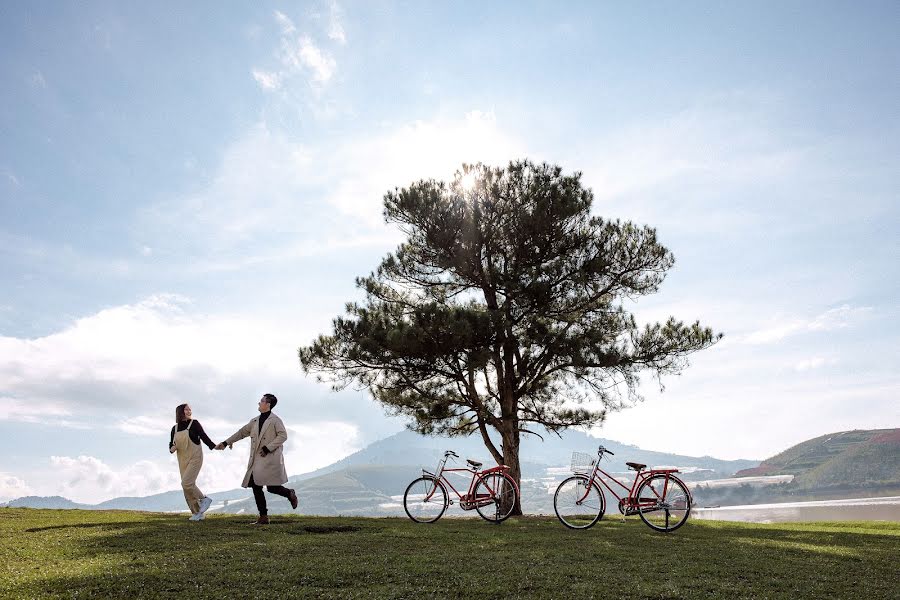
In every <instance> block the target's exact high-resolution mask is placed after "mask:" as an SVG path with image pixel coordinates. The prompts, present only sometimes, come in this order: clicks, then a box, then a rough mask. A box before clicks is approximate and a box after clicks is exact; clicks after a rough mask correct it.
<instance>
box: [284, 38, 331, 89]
mask: <svg viewBox="0 0 900 600" xmlns="http://www.w3.org/2000/svg"><path fill="white" fill-rule="evenodd" d="M282 63H283V64H284V65H285V66H286V67H288V69H290V70H295V71H304V70H306V71H309V72H311V73H312V78H313V81H315V82H316V83H326V82H328V80H329V79H331V77H332V76H333V75H334V72H335V70H336V69H337V62H336V61H335V60H334V58H333V57H332V56H331V55H329V54H328V53H327V52H325V51H324V50H322V49H321V48H320V47H318V46H317V45H316V44H315V42H313V40H312V38H310V37H309V36H307V35H303V36H300V37H299V38H298V39H296V40H285V41H284V42H283V44H282Z"/></svg>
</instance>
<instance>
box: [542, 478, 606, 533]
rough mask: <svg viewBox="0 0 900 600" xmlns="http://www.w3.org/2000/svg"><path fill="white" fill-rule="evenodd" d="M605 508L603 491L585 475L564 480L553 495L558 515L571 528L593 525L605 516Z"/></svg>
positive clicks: (585, 527) (583, 527) (584, 527)
mask: <svg viewBox="0 0 900 600" xmlns="http://www.w3.org/2000/svg"><path fill="white" fill-rule="evenodd" d="M605 508H606V502H605V499H604V497H603V492H601V491H600V490H599V488H598V487H597V485H596V484H593V483H592V482H591V481H590V479H588V478H587V477H586V476H584V475H576V476H574V477H569V478H568V479H566V480H564V481H563V482H562V483H560V484H559V487H557V488H556V493H555V494H554V496H553V509H554V510H555V511H556V516H557V517H558V518H559V520H560V521H561V522H562V524H563V525H565V526H566V527H569V528H571V529H587V528H588V527H591V526H592V525H594V523H596V522H597V521H599V520H600V518H601V517H603V512H604V509H605Z"/></svg>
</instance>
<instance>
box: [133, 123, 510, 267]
mask: <svg viewBox="0 0 900 600" xmlns="http://www.w3.org/2000/svg"><path fill="white" fill-rule="evenodd" d="M524 152H525V147H524V144H523V143H522V142H521V141H519V140H518V139H516V138H515V137H514V136H512V135H510V134H509V133H508V132H507V131H506V130H505V129H504V128H503V127H502V126H501V124H500V122H499V121H498V119H497V118H496V116H495V115H494V114H493V113H490V112H482V111H479V110H473V111H471V112H469V113H467V114H466V115H464V116H459V117H456V118H435V119H433V120H428V121H424V120H423V121H415V122H411V123H402V124H399V125H397V126H396V127H391V128H387V127H386V128H384V129H383V130H382V131H380V132H378V133H376V134H374V135H369V136H354V137H352V138H349V139H339V140H328V141H324V142H321V143H319V144H315V145H313V144H304V143H300V142H296V141H293V140H290V139H288V138H287V137H285V136H283V135H280V134H278V133H277V132H273V131H272V130H271V129H270V128H269V127H267V126H266V125H265V124H259V125H257V126H256V127H254V128H253V129H251V130H250V131H248V132H247V134H246V135H245V136H244V137H243V138H242V139H239V140H237V141H236V142H235V143H233V144H232V145H231V146H230V147H229V148H227V149H226V150H225V152H224V155H223V159H222V162H221V164H220V165H219V167H218V169H217V172H216V174H215V175H214V177H212V183H211V184H210V185H209V187H208V188H207V189H205V190H201V191H200V192H198V193H197V194H195V195H193V196H188V197H184V198H173V199H171V200H170V201H168V202H165V203H163V204H160V205H158V206H156V207H155V208H153V209H152V210H149V211H147V212H146V213H145V228H146V232H145V235H146V236H147V237H149V238H153V239H152V240H150V241H149V243H150V245H152V246H153V247H154V248H155V249H156V250H155V254H157V255H161V254H165V253H166V246H171V245H172V244H179V243H182V241H183V240H189V242H190V244H191V247H190V250H192V251H194V252H198V253H199V254H200V255H199V256H197V255H195V256H193V258H192V259H191V260H190V261H182V264H179V265H173V266H172V268H175V269H194V270H207V271H209V270H233V269H240V268H246V267H249V266H253V265H255V264H258V263H260V262H271V261H278V260H287V259H294V258H298V257H304V256H313V255H317V254H328V255H334V252H335V251H336V250H340V249H343V248H349V247H359V246H365V245H367V246H371V247H373V248H378V252H379V253H380V252H382V251H383V250H382V249H389V248H391V247H392V246H394V245H395V244H396V243H398V242H399V238H398V237H397V236H398V234H397V231H396V230H395V229H393V228H387V227H385V225H384V222H383V219H382V216H381V214H382V208H383V204H382V198H383V196H384V193H385V192H386V191H388V190H390V189H393V188H394V187H397V186H401V187H402V186H406V185H408V184H410V183H411V182H413V181H414V180H417V179H420V178H428V177H435V178H439V179H445V180H446V179H449V178H451V177H452V175H453V173H454V171H456V170H457V169H458V168H460V166H461V165H462V163H463V162H478V161H482V162H485V163H487V164H493V165H505V164H506V162H508V161H509V160H510V159H514V158H518V157H520V156H522V155H523V154H524ZM260 198H265V202H260ZM335 209H337V210H335ZM173 231H175V232H180V235H176V236H173V235H172V232H173ZM271 232H279V233H280V234H281V235H278V236H277V237H272V236H269V237H267V238H266V243H265V244H253V243H249V242H250V241H251V240H254V239H255V236H258V235H261V234H263V233H271ZM280 240H284V241H283V242H282V241H280Z"/></svg>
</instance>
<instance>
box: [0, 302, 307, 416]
mask: <svg viewBox="0 0 900 600" xmlns="http://www.w3.org/2000/svg"><path fill="white" fill-rule="evenodd" d="M189 306H190V305H189V301H187V300H186V299H184V298H181V297H178V296H173V295H160V296H153V297H150V298H148V299H146V300H144V301H142V302H139V303H137V304H133V305H125V306H118V307H114V308H109V309H106V310H102V311H100V312H99V313H97V314H95V315H91V316H89V317H84V318H82V319H79V320H77V321H76V322H75V323H73V324H72V325H71V326H70V327H68V328H66V329H64V330H62V331H60V332H58V333H54V334H52V335H49V336H46V337H42V338H37V339H33V340H28V339H19V338H13V337H0V419H3V420H16V421H23V422H48V421H52V422H56V423H60V424H62V423H65V422H66V419H69V418H71V417H72V415H73V414H78V415H81V414H82V413H83V411H84V409H85V407H87V406H92V405H93V406H103V405H108V404H109V403H110V402H111V401H112V400H113V399H115V403H114V404H115V405H116V406H117V407H120V408H122V409H123V410H125V409H126V408H127V407H128V406H137V405H141V406H144V407H158V408H159V409H160V410H164V414H165V417H166V418H169V416H170V415H169V413H170V412H171V409H173V408H174V406H175V404H179V403H180V402H179V400H180V399H181V398H183V397H188V398H190V397H198V396H199V397H201V398H202V397H205V396H207V395H209V394H211V393H215V391H216V390H218V389H219V388H220V386H223V385H228V384H229V382H231V383H230V385H235V383H236V382H237V381H239V380H240V379H241V378H245V379H246V380H248V381H250V380H254V379H255V380H268V381H274V380H279V378H280V379H281V380H284V379H293V380H295V381H299V380H300V379H301V375H300V373H299V367H298V365H297V359H296V346H297V343H298V341H297V340H298V339H305V337H307V336H308V337H311V336H312V335H313V331H312V330H310V331H309V332H307V333H306V334H303V333H301V331H302V329H301V328H297V329H292V330H286V329H285V327H284V324H283V323H277V322H271V323H270V322H266V321H265V320H261V319H254V318H245V317H241V316H237V315H234V316H229V315H215V316H213V315H205V314H198V313H191V312H188V310H187V308H188V307H189ZM176 383H177V385H173V384H176ZM23 398H28V399H29V401H32V402H33V401H40V407H41V410H40V411H39V412H35V411H23V410H22V406H21V403H22V400H21V399H23ZM148 418H149V417H131V420H126V421H125V422H124V425H123V426H124V427H127V428H130V429H131V430H132V432H140V431H145V430H146V431H149V430H150V429H151V428H152V426H155V423H156V421H149V420H147V419H148ZM166 429H168V427H166Z"/></svg>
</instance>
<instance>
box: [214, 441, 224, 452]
mask: <svg viewBox="0 0 900 600" xmlns="http://www.w3.org/2000/svg"><path fill="white" fill-rule="evenodd" d="M224 449H225V442H219V443H218V444H216V450H224Z"/></svg>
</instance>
